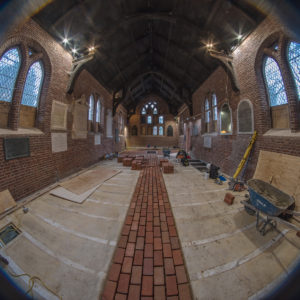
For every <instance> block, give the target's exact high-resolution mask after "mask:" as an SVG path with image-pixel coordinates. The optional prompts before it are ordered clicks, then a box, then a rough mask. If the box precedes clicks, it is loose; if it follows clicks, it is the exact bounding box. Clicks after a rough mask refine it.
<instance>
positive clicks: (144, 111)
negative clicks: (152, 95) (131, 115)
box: [142, 107, 146, 115]
mask: <svg viewBox="0 0 300 300" xmlns="http://www.w3.org/2000/svg"><path fill="white" fill-rule="evenodd" d="M145 114H146V109H145V107H143V109H142V115H145Z"/></svg>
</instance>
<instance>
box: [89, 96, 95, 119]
mask: <svg viewBox="0 0 300 300" xmlns="http://www.w3.org/2000/svg"><path fill="white" fill-rule="evenodd" d="M93 118H94V96H93V95H91V96H90V101H89V121H93Z"/></svg>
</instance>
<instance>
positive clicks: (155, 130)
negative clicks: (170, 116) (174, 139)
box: [153, 126, 157, 135]
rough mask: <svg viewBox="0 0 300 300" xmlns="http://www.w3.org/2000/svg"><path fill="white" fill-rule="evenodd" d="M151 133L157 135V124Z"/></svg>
mask: <svg viewBox="0 0 300 300" xmlns="http://www.w3.org/2000/svg"><path fill="white" fill-rule="evenodd" d="M153 135H157V126H154V127H153Z"/></svg>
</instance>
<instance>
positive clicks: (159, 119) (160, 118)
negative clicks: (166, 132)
mask: <svg viewBox="0 0 300 300" xmlns="http://www.w3.org/2000/svg"><path fill="white" fill-rule="evenodd" d="M158 123H159V124H164V116H159V117H158Z"/></svg>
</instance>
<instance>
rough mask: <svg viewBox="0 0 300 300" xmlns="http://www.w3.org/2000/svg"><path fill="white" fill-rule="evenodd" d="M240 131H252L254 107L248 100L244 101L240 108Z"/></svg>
mask: <svg viewBox="0 0 300 300" xmlns="http://www.w3.org/2000/svg"><path fill="white" fill-rule="evenodd" d="M238 125H239V133H252V132H253V122H252V108H251V105H250V103H249V102H248V101H242V102H241V103H240V105H239V108H238Z"/></svg>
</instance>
